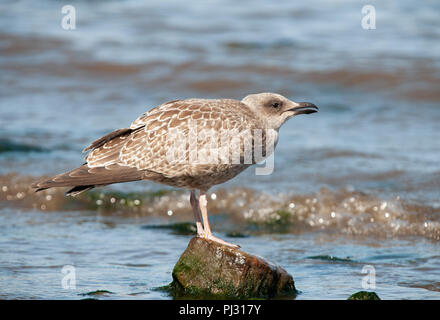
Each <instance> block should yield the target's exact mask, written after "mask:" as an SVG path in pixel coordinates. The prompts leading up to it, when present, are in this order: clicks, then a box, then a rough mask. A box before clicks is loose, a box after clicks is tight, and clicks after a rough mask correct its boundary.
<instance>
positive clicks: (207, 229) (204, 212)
mask: <svg viewBox="0 0 440 320" xmlns="http://www.w3.org/2000/svg"><path fill="white" fill-rule="evenodd" d="M199 204H200V211H201V212H202V218H203V230H204V236H205V238H206V239H209V240H212V241H214V242H218V243H220V244H224V245H226V246H229V247H232V248H240V246H238V245H236V244H233V243H229V242H226V241H224V240H222V239H220V238H217V237H215V236H214V235H213V234H212V231H211V227H210V226H209V221H208V209H207V205H208V200H207V199H206V193H205V192H202V191H201V192H200V198H199Z"/></svg>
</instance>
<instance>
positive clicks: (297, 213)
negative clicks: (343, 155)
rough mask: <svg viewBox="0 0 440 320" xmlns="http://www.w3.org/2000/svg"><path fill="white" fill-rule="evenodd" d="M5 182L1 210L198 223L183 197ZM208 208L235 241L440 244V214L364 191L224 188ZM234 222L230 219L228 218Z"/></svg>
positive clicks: (10, 178) (23, 179) (13, 178)
mask: <svg viewBox="0 0 440 320" xmlns="http://www.w3.org/2000/svg"><path fill="white" fill-rule="evenodd" d="M41 178H43V177H40V178H35V177H29V176H20V175H16V174H8V175H3V176H0V184H1V190H0V204H1V206H2V207H5V206H7V207H15V208H17V209H20V210H40V211H49V212H55V211H65V210H69V211H71V210H96V211H97V212H98V213H99V214H100V215H117V216H121V217H161V218H166V219H170V218H171V219H172V220H180V221H188V220H189V221H192V211H191V207H190V204H189V194H188V192H184V191H183V190H172V189H170V190H169V189H166V190H158V191H148V192H120V191H115V190H112V189H107V190H105V189H104V190H99V189H95V190H93V191H90V192H88V193H85V194H83V195H80V196H78V197H77V198H71V197H65V196H64V191H65V190H64V189H50V190H45V191H43V192H39V193H34V192H33V191H32V190H30V189H29V185H30V184H31V183H32V182H34V181H35V180H38V179H41ZM209 199H210V201H209V203H208V209H209V211H210V213H211V214H212V215H213V216H217V217H216V218H215V219H217V220H219V221H221V220H226V221H230V222H229V224H227V226H225V223H223V224H222V223H218V224H216V225H220V228H223V229H225V231H229V232H230V233H231V234H232V233H233V232H234V231H238V230H239V233H240V234H241V235H246V234H261V233H303V232H313V231H319V232H331V233H338V234H345V235H352V236H367V237H376V238H396V237H413V236H416V237H422V238H426V239H430V240H433V241H440V207H435V206H430V205H428V204H425V203H417V202H414V201H409V200H405V199H402V198H400V197H395V198H380V197H378V196H374V195H371V194H367V193H365V192H360V191H351V190H345V189H339V190H330V189H327V188H321V189H320V190H319V191H317V192H315V193H311V194H304V195H296V194H277V195H271V194H267V193H264V192H261V191H256V190H253V189H249V188H243V187H234V188H229V189H226V188H220V189H216V190H215V191H214V192H212V193H210V195H209ZM223 216H227V219H222V218H221V217H223Z"/></svg>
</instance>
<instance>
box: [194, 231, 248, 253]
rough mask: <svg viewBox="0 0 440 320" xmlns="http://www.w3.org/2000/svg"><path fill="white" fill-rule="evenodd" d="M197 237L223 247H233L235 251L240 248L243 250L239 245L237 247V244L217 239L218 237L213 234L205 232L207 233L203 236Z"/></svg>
mask: <svg viewBox="0 0 440 320" xmlns="http://www.w3.org/2000/svg"><path fill="white" fill-rule="evenodd" d="M197 236H198V237H200V238H204V239H206V240H210V241H213V242H217V243H220V244H222V245H225V246H228V247H231V248H234V249H239V248H241V247H240V246H239V245H237V244H233V243H230V242H227V241H225V240H222V239H220V238H217V237H216V236H214V235H213V234H212V233H211V234H209V233H207V232H205V233H203V234H201V235H197Z"/></svg>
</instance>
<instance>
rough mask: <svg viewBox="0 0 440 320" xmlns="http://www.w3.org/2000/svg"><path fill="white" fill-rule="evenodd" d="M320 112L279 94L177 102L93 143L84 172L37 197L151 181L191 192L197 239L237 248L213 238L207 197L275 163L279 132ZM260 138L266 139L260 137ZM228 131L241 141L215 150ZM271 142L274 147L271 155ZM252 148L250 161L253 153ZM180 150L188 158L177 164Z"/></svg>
mask: <svg viewBox="0 0 440 320" xmlns="http://www.w3.org/2000/svg"><path fill="white" fill-rule="evenodd" d="M317 111H318V107H316V106H315V105H314V104H312V103H308V102H293V101H290V100H288V99H287V98H285V97H283V96H282V95H279V94H275V93H259V94H251V95H248V96H246V97H245V98H244V99H243V100H241V101H238V100H232V99H186V100H173V101H169V102H166V103H164V104H161V105H160V106H158V107H155V108H153V109H151V110H150V111H148V112H146V113H144V114H142V115H141V116H140V117H139V118H137V119H136V120H135V121H134V122H133V123H132V124H131V126H130V127H129V128H124V129H118V130H115V131H113V132H111V133H109V134H107V135H105V136H103V137H102V138H100V139H98V140H96V141H94V142H92V144H91V145H90V146H88V147H87V148H85V149H84V152H86V151H89V153H88V154H87V156H86V158H85V161H86V162H85V163H84V164H83V165H82V166H80V167H78V168H76V169H73V170H72V171H69V172H66V173H62V174H59V175H56V176H54V177H53V178H51V179H49V180H45V181H41V182H37V183H35V184H33V185H32V187H33V188H35V189H36V191H40V190H44V189H48V188H53V187H71V189H70V190H69V191H67V193H66V195H72V196H75V195H78V194H79V193H81V192H84V191H86V190H90V189H92V188H94V187H98V186H105V185H109V184H113V183H120V182H128V181H137V180H151V181H154V182H158V183H163V184H167V185H170V186H174V187H180V188H185V189H189V190H190V191H191V195H190V203H191V206H192V209H193V212H194V217H195V220H196V225H197V235H198V236H199V237H204V238H206V239H209V240H212V241H215V242H219V243H221V244H224V245H228V246H231V247H235V248H237V247H238V246H237V245H234V244H231V243H228V242H226V241H223V240H221V239H219V238H217V237H215V236H214V235H213V234H212V232H211V227H210V225H209V222H208V212H207V203H208V202H207V197H206V195H207V192H208V190H209V188H210V187H212V186H214V185H217V184H220V183H223V182H225V181H228V180H230V179H232V178H234V177H235V176H236V175H238V174H239V173H240V172H242V171H243V170H245V169H246V168H248V167H249V166H251V165H252V164H255V163H257V162H259V161H261V160H262V159H264V158H265V157H267V156H269V155H270V154H271V152H272V151H273V149H274V148H275V146H276V143H277V141H278V130H279V128H280V127H281V126H282V125H283V123H284V122H286V120H288V119H289V118H291V117H293V116H296V115H299V114H309V113H314V112H317ZM257 131H259V132H260V133H261V134H260V136H261V139H256V138H255V135H254V132H257ZM171 132H174V133H176V132H177V133H178V134H170V133H171ZM206 132H208V133H214V135H209V134H206ZM224 132H229V133H231V132H232V133H233V134H230V135H229V136H228V138H227V139H226V140H222V141H223V143H218V144H212V142H218V141H220V140H221V138H220V136H224V134H223V133H224ZM194 133H195V134H194ZM202 133H203V134H202ZM269 133H271V134H269ZM215 134H217V135H215ZM191 135H192V139H191ZM213 137H214V138H213ZM224 141H226V144H225V143H224ZM208 142H209V143H208ZM268 143H271V144H272V148H270V150H269V149H267V146H268ZM266 144H267V145H266ZM219 145H220V147H219ZM225 145H226V148H225ZM249 149H251V151H252V154H251V157H250V158H249V157H248V155H247V154H246V151H247V150H249ZM256 149H259V150H261V156H260V157H259V158H258V159H257V156H255V154H254V151H255V150H256ZM179 150H180V152H181V153H180V155H183V157H182V156H180V157H175V155H176V153H179ZM182 151H183V153H182ZM203 152H205V153H204V154H205V156H206V155H208V156H212V155H214V157H211V158H210V159H211V161H200V159H199V158H198V157H197V156H198V155H200V154H202V153H203ZM234 154H235V155H237V154H238V158H237V157H235V158H234ZM173 156H174V157H173ZM232 158H234V159H235V161H233V159H232ZM246 159H248V161H246ZM213 160H214V161H213ZM215 160H218V161H215ZM196 190H198V191H199V192H200V194H199V196H197V194H196ZM202 219H203V226H202Z"/></svg>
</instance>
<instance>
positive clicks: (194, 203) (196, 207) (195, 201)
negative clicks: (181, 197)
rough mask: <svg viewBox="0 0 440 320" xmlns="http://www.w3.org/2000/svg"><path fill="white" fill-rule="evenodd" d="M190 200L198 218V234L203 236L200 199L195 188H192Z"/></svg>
mask: <svg viewBox="0 0 440 320" xmlns="http://www.w3.org/2000/svg"><path fill="white" fill-rule="evenodd" d="M189 201H190V202H191V207H192V209H193V212H194V218H195V219H196V225H197V236H198V237H203V235H204V230H203V227H202V221H201V219H200V209H199V200H198V199H197V196H196V191H195V190H191V196H190V198H189Z"/></svg>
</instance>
